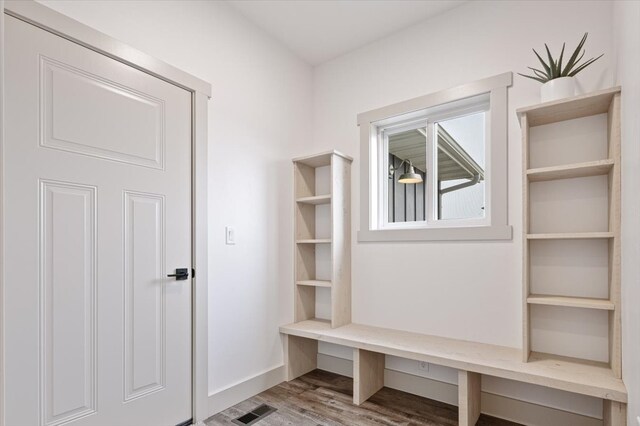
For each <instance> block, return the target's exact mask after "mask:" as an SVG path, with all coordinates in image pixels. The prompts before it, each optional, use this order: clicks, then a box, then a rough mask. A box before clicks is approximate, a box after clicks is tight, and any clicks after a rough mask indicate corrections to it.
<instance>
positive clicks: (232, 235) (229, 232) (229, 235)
mask: <svg viewBox="0 0 640 426" xmlns="http://www.w3.org/2000/svg"><path fill="white" fill-rule="evenodd" d="M224 234H225V243H226V244H227V245H228V246H232V245H235V243H236V229H235V228H234V227H233V226H225V228H224Z"/></svg>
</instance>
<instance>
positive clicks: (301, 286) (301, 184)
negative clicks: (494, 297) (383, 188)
mask: <svg viewBox="0 0 640 426" xmlns="http://www.w3.org/2000/svg"><path fill="white" fill-rule="evenodd" d="M352 161H353V159H352V158H351V157H348V156H346V155H344V154H341V153H339V152H337V151H330V152H325V153H322V154H318V155H312V156H308V157H301V158H295V159H294V160H293V169H294V190H295V194H294V209H295V215H294V217H295V256H296V258H295V272H294V273H295V286H294V294H295V308H294V316H295V321H296V322H299V321H304V320H310V319H314V318H315V317H316V292H317V291H320V290H324V291H326V290H327V289H328V291H330V292H331V319H330V321H329V323H330V326H331V327H333V328H335V327H340V326H343V325H346V324H349V323H350V322H351V162H352ZM321 168H328V171H329V173H324V174H322V177H324V179H326V182H320V181H319V180H320V179H322V177H321V176H320V173H319V171H320V169H321ZM320 188H322V189H320ZM326 191H328V193H326ZM327 207H328V208H327ZM320 209H323V210H320ZM322 213H324V214H325V215H327V216H329V217H320V215H322ZM320 222H322V223H323V224H325V225H326V226H324V227H322V226H320ZM327 245H328V246H329V247H330V250H329V251H327V249H326V248H325V247H326V246H327ZM322 253H325V254H327V253H328V257H329V259H326V260H325V261H324V262H322V260H320V259H319V256H321V254H322ZM319 262H320V263H323V264H326V263H329V266H330V268H331V271H330V273H326V272H325V274H324V275H328V276H327V277H319V275H320V271H319V269H318V266H317V264H318V263H319ZM325 266H326V265H325ZM329 276H330V279H325V278H329ZM310 350H311V352H313V349H310ZM314 356H315V355H314Z"/></svg>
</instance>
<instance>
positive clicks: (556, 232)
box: [517, 87, 621, 378]
mask: <svg viewBox="0 0 640 426" xmlns="http://www.w3.org/2000/svg"><path fill="white" fill-rule="evenodd" d="M620 96H621V94H620V88H619V87H614V88H611V89H607V90H602V91H598V92H595V93H590V94H586V95H581V96H576V97H573V98H568V99H564V100H559V101H554V102H547V103H543V104H539V105H534V106H531V107H527V108H520V109H519V110H518V111H517V113H518V117H519V119H520V125H521V129H522V140H523V147H522V149H523V171H524V172H523V200H524V204H523V313H524V315H523V323H524V324H523V360H524V362H532V361H533V360H535V359H538V358H540V357H542V356H543V357H545V358H550V359H562V360H563V362H564V363H567V362H568V363H573V364H583V365H590V364H593V363H594V362H595V361H601V360H596V359H588V358H586V357H585V359H578V358H567V357H564V356H562V355H564V354H561V353H558V354H555V355H554V354H552V353H551V354H550V353H545V354H542V355H541V354H539V353H537V348H535V347H534V346H535V342H534V340H535V339H534V338H533V335H534V334H535V333H536V327H535V326H534V325H533V324H532V322H533V317H534V316H533V312H534V310H535V309H547V311H543V312H544V313H545V314H548V313H550V312H551V313H552V315H551V316H552V317H553V316H555V315H556V312H555V311H548V309H552V310H556V309H565V311H563V313H562V315H564V317H562V318H565V319H566V318H572V315H578V314H579V312H578V311H581V310H589V312H593V314H588V313H586V314H585V313H582V314H580V315H581V316H579V317H575V318H576V320H575V321H574V322H578V323H579V322H580V321H582V319H583V318H586V316H585V315H593V317H592V318H595V320H594V321H596V320H600V319H602V320H604V321H608V330H609V336H608V347H607V348H604V349H603V350H602V351H600V353H604V354H605V355H606V353H607V352H608V362H604V363H602V362H600V363H599V365H603V366H604V367H605V368H608V369H610V370H611V374H612V375H613V377H617V378H620V377H621V340H620V339H621V330H620V328H621V321H620V306H621V303H620ZM603 116H604V118H603ZM580 119H583V120H594V121H593V122H590V123H591V124H589V126H591V125H592V124H593V123H596V124H597V123H600V124H601V125H602V126H606V129H601V130H595V131H594V132H595V133H597V135H595V134H594V135H593V137H592V138H590V137H589V135H586V137H585V138H581V137H580V136H581V135H582V134H581V133H580V132H584V131H585V130H584V129H585V126H582V122H580V123H576V122H574V123H568V122H569V121H570V120H580ZM572 125H574V126H578V127H577V128H576V129H577V130H574V133H572V132H571V126H572ZM593 125H594V126H595V124H593ZM538 126H545V128H539V127H538ZM553 126H559V127H553ZM587 127H588V126H587ZM589 128H591V127H589ZM556 129H559V130H562V131H565V132H567V131H568V132H569V134H568V136H567V135H565V136H564V138H563V137H561V136H557V135H555V134H554V131H555V130H556ZM567 129H569V130H567ZM576 132H577V133H579V134H580V135H579V136H576ZM598 135H601V138H600V136H598ZM605 135H606V136H605ZM582 139H584V141H583V140H582ZM565 141H568V142H567V144H568V145H570V146H569V147H567V146H562V143H563V142H565ZM583 142H584V144H585V146H584V149H583V147H582V146H581V143H583ZM589 143H591V144H592V146H590V147H587V146H586V144H589ZM597 144H601V145H602V146H597ZM594 153H595V154H594ZM597 153H599V154H597ZM597 156H601V158H594V157H597ZM585 160H587V161H585ZM536 185H538V186H536ZM554 185H555V186H554ZM533 194H535V197H534V196H533ZM560 194H561V195H560ZM594 199H596V200H597V201H595V202H594V201H593V200H594ZM600 200H601V201H600ZM536 203H537V205H536ZM589 203H592V204H589ZM593 203H600V204H597V205H598V206H600V207H601V209H597V208H591V207H592V206H594V205H596V204H593ZM587 206H588V207H587ZM554 208H556V209H557V211H554V210H553V209H554ZM536 215H537V216H536ZM554 215H555V216H554ZM563 240H574V241H575V242H573V243H571V244H579V245H580V246H575V245H574V246H562V247H573V248H574V249H578V248H583V249H585V248H586V249H588V247H591V253H595V252H596V251H597V250H598V247H603V246H601V244H608V253H606V252H605V253H606V254H603V255H602V256H603V259H598V260H596V261H594V260H593V259H580V258H579V256H578V255H575V254H574V255H573V256H574V257H573V258H572V257H571V256H572V253H571V252H570V250H569V249H563V250H561V251H558V248H557V247H556V248H555V250H556V251H555V253H558V252H560V253H561V254H562V255H561V256H557V255H553V256H550V255H548V254H547V253H546V252H545V250H547V251H548V250H550V249H551V248H552V247H551V246H550V245H553V244H569V243H566V242H565V243H563V242H562V241H563ZM588 245H591V246H588ZM603 248H604V247H603ZM605 256H606V257H605ZM551 258H553V262H554V263H553V264H552V265H550V264H549V261H548V260H547V261H545V259H551ZM532 259H533V260H532ZM576 259H577V260H576ZM534 261H538V262H542V263H543V265H542V266H540V265H535V264H534V263H533V262H534ZM590 261H593V262H595V263H596V264H598V265H601V264H602V265H604V266H603V267H604V268H607V267H608V273H606V274H602V275H603V277H604V278H603V280H602V281H603V282H602V286H603V287H602V289H601V291H600V293H602V294H606V295H607V297H605V298H594V297H586V296H585V295H584V294H577V293H576V294H567V293H568V292H570V291H569V290H568V288H571V289H573V290H571V291H575V289H580V288H581V286H580V284H582V283H579V282H567V281H566V280H564V281H563V279H562V278H561V277H554V276H553V274H552V273H550V272H549V271H550V270H551V271H558V273H561V272H562V271H563V270H569V269H572V268H573V269H572V275H570V276H571V277H574V281H575V277H578V276H588V275H589V269H588V268H590V267H592V265H591V264H589V262H590ZM545 262H547V263H545ZM563 262H565V263H564V264H563ZM607 265H608V266H607ZM536 268H538V270H543V272H544V273H538V275H536V273H535V270H536ZM544 268H546V269H544ZM575 268H584V269H583V270H582V271H580V270H578V271H576V270H575ZM540 277H544V278H545V279H546V280H547V282H545V283H543V284H544V285H540V282H536V280H540V279H541V278H540ZM570 284H571V285H570ZM536 285H538V286H541V287H544V288H545V289H546V290H547V291H546V292H545V294H540V293H538V291H537V290H536V288H535V287H536ZM605 287H606V288H605ZM550 288H554V289H555V292H551V291H549V289H550ZM598 312H600V313H598ZM602 315H606V317H605V316H602ZM538 318H539V317H538ZM557 318H560V316H558V317H557ZM577 318H580V319H577ZM590 318H591V317H590ZM551 324H552V323H551V321H546V317H545V324H544V327H543V328H544V331H543V332H540V336H542V337H540V336H538V339H541V338H543V337H544V336H548V334H545V333H547V331H548V329H549V327H551ZM594 334H596V335H597V334H598V333H597V332H594ZM559 340H562V339H559ZM555 343H558V342H555ZM552 344H553V343H552ZM552 344H545V345H544V346H545V348H547V349H548V348H549V347H550V346H552ZM544 352H552V351H549V350H546V351H544Z"/></svg>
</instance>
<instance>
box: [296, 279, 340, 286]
mask: <svg viewBox="0 0 640 426" xmlns="http://www.w3.org/2000/svg"><path fill="white" fill-rule="evenodd" d="M296 284H297V285H306V286H311V287H329V288H330V287H331V281H326V280H303V281H296Z"/></svg>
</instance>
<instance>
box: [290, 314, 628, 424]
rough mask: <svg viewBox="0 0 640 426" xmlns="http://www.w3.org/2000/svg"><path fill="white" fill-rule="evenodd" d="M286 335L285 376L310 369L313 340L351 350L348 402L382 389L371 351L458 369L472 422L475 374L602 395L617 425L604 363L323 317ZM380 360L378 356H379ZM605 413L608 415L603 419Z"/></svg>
mask: <svg viewBox="0 0 640 426" xmlns="http://www.w3.org/2000/svg"><path fill="white" fill-rule="evenodd" d="M280 332H281V333H283V334H284V335H286V336H287V339H286V340H285V358H286V362H287V369H288V378H287V379H288V380H292V379H294V378H296V377H298V376H300V375H302V374H306V373H307V372H308V371H311V370H313V369H315V368H316V366H317V364H316V355H317V343H318V341H322V342H328V343H334V344H338V345H343V346H348V347H352V348H354V385H355V387H356V389H354V403H356V404H359V403H361V402H363V401H364V400H366V399H367V398H368V397H369V396H371V395H373V393H375V392H377V390H379V389H380V388H381V387H382V381H381V380H382V379H381V377H380V375H381V374H383V370H384V362H382V366H381V364H380V357H379V356H377V354H384V355H394V356H398V357H402V358H408V359H413V360H418V361H426V362H429V363H432V364H437V365H442V366H446V367H451V368H455V369H458V370H459V371H460V376H459V378H460V380H461V381H462V383H460V385H461V386H459V393H460V411H461V416H462V415H463V410H464V416H465V417H466V418H467V419H468V420H464V421H463V419H462V418H461V420H460V424H475V421H476V420H477V416H478V415H479V414H480V407H479V400H480V384H479V383H480V377H481V375H483V374H484V375H489V376H494V377H502V378H505V379H511V380H516V381H519V382H525V383H532V384H536V385H540V386H546V387H550V388H554V389H561V390H564V391H568V392H574V393H578V394H583V395H589V396H593V397H597V398H602V399H603V400H604V401H605V413H604V416H605V425H607V424H612V425H616V426H617V425H623V424H625V423H623V422H622V420H621V419H622V417H623V416H626V414H625V413H624V411H626V402H627V391H626V388H625V386H624V383H623V382H622V380H620V379H618V378H616V377H615V376H614V374H613V372H612V370H611V368H610V367H609V366H608V365H607V364H604V363H596V362H585V361H581V360H580V361H578V360H575V359H571V358H563V357H559V356H551V355H544V354H537V353H532V354H531V357H530V360H529V362H527V363H524V362H522V352H521V351H520V350H519V349H515V348H509V347H504V346H497V345H490V344H484V343H474V342H468V341H462V340H455V339H448V338H444V337H437V336H429V335H424V334H418V333H411V332H406V331H399V330H391V329H385V328H379V327H371V326H365V325H359V324H348V325H345V326H342V327H338V328H333V329H332V328H331V325H330V323H329V322H328V321H323V320H307V321H301V322H299V323H295V324H289V325H285V326H282V327H280ZM383 361H384V360H383ZM607 416H609V417H611V416H613V418H612V419H611V420H609V421H607Z"/></svg>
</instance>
